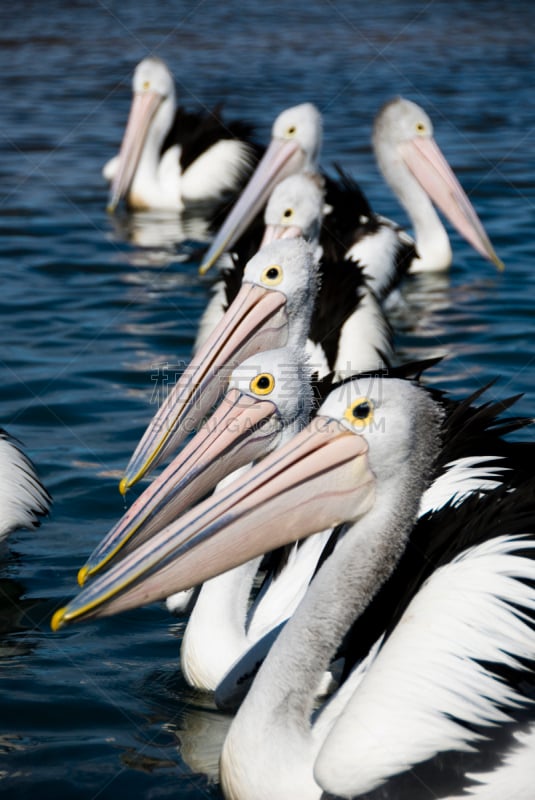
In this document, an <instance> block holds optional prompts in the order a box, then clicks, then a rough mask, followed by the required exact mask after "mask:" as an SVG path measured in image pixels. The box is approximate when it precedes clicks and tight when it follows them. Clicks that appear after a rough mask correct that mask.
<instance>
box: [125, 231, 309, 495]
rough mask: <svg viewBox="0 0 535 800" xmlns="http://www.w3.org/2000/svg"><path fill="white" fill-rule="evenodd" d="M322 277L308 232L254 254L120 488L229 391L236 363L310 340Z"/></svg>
mask: <svg viewBox="0 0 535 800" xmlns="http://www.w3.org/2000/svg"><path fill="white" fill-rule="evenodd" d="M317 281H318V264H317V258H316V256H315V253H314V252H313V249H312V248H311V247H310V246H309V245H308V244H307V243H306V242H304V241H303V240H302V239H288V240H282V241H276V242H272V243H271V244H269V245H267V246H266V247H264V248H263V249H262V250H261V251H260V252H259V253H258V254H257V255H256V256H255V257H254V258H252V259H251V260H250V261H249V263H248V264H247V266H246V268H245V272H244V276H243V283H242V287H241V289H240V291H239V293H238V294H237V296H236V298H235V299H234V301H233V302H232V304H231V305H230V307H229V308H228V310H227V312H226V314H225V315H224V317H223V318H222V319H221V320H220V323H219V325H218V326H217V327H216V328H215V330H214V331H212V334H211V335H210V336H209V338H208V339H207V340H206V341H205V343H204V345H203V347H202V348H201V349H200V350H199V351H198V352H197V353H196V354H195V358H194V361H193V363H192V364H190V366H189V367H187V368H186V370H185V372H184V373H183V375H182V376H181V378H180V379H179V381H178V382H177V383H176V385H175V386H174V387H173V388H172V390H171V391H170V393H169V395H168V396H167V398H166V400H165V401H164V403H162V405H161V406H160V408H159V409H158V411H157V413H156V414H155V416H154V418H153V419H152V421H151V423H150V424H149V426H148V428H147V430H146V431H145V433H144V435H143V437H142V439H141V441H140V442H139V444H138V446H137V448H136V450H135V452H134V454H133V455H132V458H131V459H130V462H129V464H128V466H127V468H126V472H125V477H124V478H123V479H122V481H121V483H120V491H121V492H122V493H124V492H126V491H127V489H128V488H129V487H131V486H133V485H134V484H135V483H136V482H137V481H138V480H139V479H140V478H142V477H143V475H145V474H146V473H147V471H148V470H150V469H152V468H154V467H155V466H156V465H157V464H159V463H161V461H162V460H163V458H164V457H165V456H166V455H168V454H169V453H171V452H172V451H173V450H174V449H176V448H177V447H178V445H179V444H180V443H181V442H182V441H183V440H184V439H185V438H186V436H187V435H188V434H189V433H191V431H192V430H194V429H195V428H197V427H198V426H199V425H200V423H201V421H202V419H203V417H204V416H205V414H207V413H208V412H209V411H210V409H211V408H212V406H213V405H214V403H215V402H216V401H217V400H218V399H219V398H220V397H221V396H222V395H223V394H224V392H225V390H226V387H227V385H228V379H229V376H230V372H231V370H232V368H233V367H234V366H237V365H238V364H239V363H240V362H241V361H243V360H244V359H245V358H247V357H248V356H251V355H255V354H256V353H259V352H262V351H264V350H271V349H274V348H278V347H285V346H294V345H295V344H296V343H299V342H301V341H304V340H305V339H306V335H307V332H308V329H309V325H310V315H311V313H312V306H313V302H314V297H315V295H316V291H317Z"/></svg>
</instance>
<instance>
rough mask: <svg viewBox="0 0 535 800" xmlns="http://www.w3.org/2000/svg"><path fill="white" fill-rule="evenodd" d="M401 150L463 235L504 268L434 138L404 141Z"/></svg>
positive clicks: (416, 174) (437, 203)
mask: <svg viewBox="0 0 535 800" xmlns="http://www.w3.org/2000/svg"><path fill="white" fill-rule="evenodd" d="M400 149H401V155H402V157H403V160H404V161H405V163H406V164H407V166H408V167H409V169H410V170H411V172H412V173H413V175H414V176H415V178H416V180H417V181H418V182H419V183H420V184H421V186H422V187H423V189H424V190H425V191H426V192H427V194H428V195H429V197H430V198H431V200H432V201H433V203H435V205H436V206H438V208H440V210H441V211H442V212H443V213H444V214H445V216H446V217H447V218H448V219H449V221H450V222H451V224H452V225H453V226H454V227H455V228H457V230H458V231H459V233H460V234H461V236H463V237H464V238H465V239H466V241H467V242H469V244H471V245H472V247H473V248H474V249H475V250H477V252H478V253H479V254H480V255H482V256H483V257H484V258H487V259H488V260H489V261H492V263H493V264H495V266H496V267H497V268H498V269H499V270H503V269H504V265H503V262H502V261H501V260H500V259H499V258H498V256H497V255H496V252H495V250H494V248H493V246H492V244H491V242H490V239H489V237H488V236H487V234H486V232H485V229H484V228H483V225H482V224H481V220H480V219H479V217H478V215H477V213H476V210H475V209H474V207H473V205H472V203H471V202H470V200H469V199H468V197H467V195H466V193H465V191H464V189H463V187H462V186H461V184H460V183H459V181H458V180H457V178H456V177H455V175H454V173H453V171H452V169H451V167H450V165H449V164H448V162H447V161H446V159H445V158H444V155H443V154H442V151H441V150H440V148H439V146H438V145H437V143H436V142H435V140H434V139H432V138H424V137H415V138H413V139H411V140H410V141H407V142H404V143H403V144H401V145H400Z"/></svg>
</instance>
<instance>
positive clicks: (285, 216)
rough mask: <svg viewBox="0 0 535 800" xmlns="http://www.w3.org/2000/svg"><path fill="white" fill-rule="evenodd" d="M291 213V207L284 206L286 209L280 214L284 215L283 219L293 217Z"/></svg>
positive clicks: (292, 212)
mask: <svg viewBox="0 0 535 800" xmlns="http://www.w3.org/2000/svg"><path fill="white" fill-rule="evenodd" d="M293 215H294V210H293V208H286V209H285V210H284V211H283V214H282V216H283V217H284V219H291V218H292V217H293Z"/></svg>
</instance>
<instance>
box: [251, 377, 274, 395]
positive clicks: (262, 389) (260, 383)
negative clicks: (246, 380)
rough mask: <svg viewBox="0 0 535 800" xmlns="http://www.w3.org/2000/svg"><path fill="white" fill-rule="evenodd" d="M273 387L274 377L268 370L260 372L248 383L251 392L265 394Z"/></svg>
mask: <svg viewBox="0 0 535 800" xmlns="http://www.w3.org/2000/svg"><path fill="white" fill-rule="evenodd" d="M274 388H275V378H274V377H273V375H271V373H270V372H262V374H261V375H257V376H256V377H255V378H253V380H252V381H251V383H250V384H249V389H250V390H251V392H253V394H259V395H265V394H269V393H270V392H272V391H273V389H274Z"/></svg>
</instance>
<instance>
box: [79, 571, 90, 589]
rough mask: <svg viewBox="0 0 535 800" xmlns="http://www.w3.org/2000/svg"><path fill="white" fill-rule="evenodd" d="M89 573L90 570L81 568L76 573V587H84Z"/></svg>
mask: <svg viewBox="0 0 535 800" xmlns="http://www.w3.org/2000/svg"><path fill="white" fill-rule="evenodd" d="M90 572H91V570H90V569H89V567H82V568H81V569H80V570H79V571H78V585H79V586H83V585H84V583H85V582H86V580H87V576H88V575H89V573H90Z"/></svg>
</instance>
